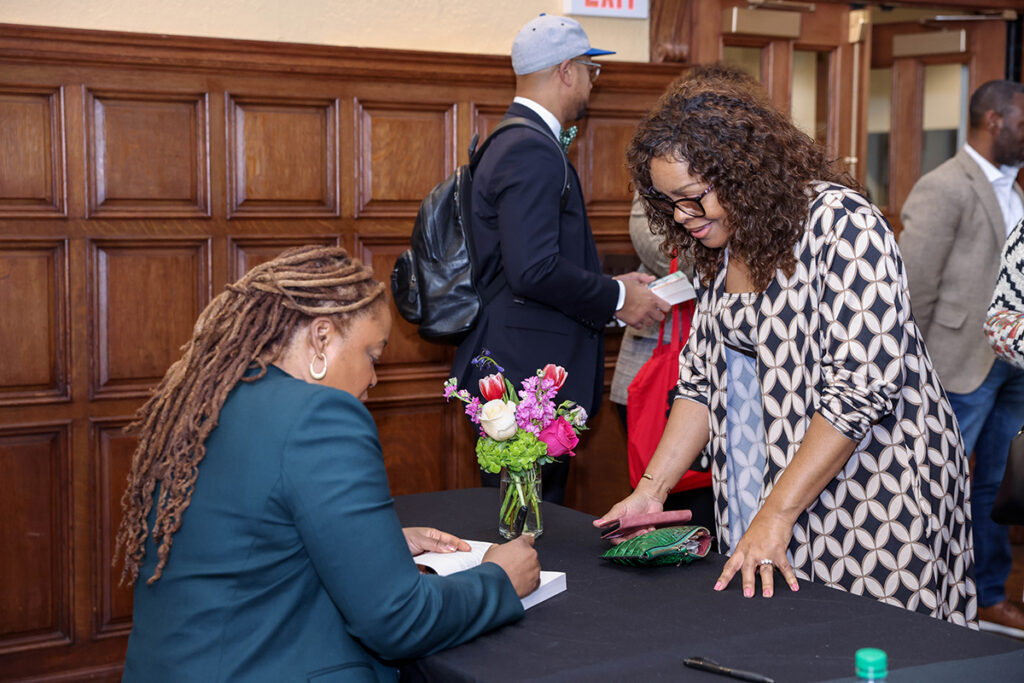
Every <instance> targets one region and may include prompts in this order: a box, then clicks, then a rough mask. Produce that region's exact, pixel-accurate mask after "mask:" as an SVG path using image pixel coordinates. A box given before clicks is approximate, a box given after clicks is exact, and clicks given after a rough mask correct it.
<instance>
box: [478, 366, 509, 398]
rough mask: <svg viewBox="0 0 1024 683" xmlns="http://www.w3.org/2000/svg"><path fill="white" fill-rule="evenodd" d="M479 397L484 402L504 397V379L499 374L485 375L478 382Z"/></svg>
mask: <svg viewBox="0 0 1024 683" xmlns="http://www.w3.org/2000/svg"><path fill="white" fill-rule="evenodd" d="M480 395H481V396H483V397H484V400H485V401H494V400H495V399H499V398H501V397H503V396H504V395H505V378H504V377H502V376H501V373H500V372H496V373H494V374H493V375H487V376H486V377H484V378H483V379H482V380H480Z"/></svg>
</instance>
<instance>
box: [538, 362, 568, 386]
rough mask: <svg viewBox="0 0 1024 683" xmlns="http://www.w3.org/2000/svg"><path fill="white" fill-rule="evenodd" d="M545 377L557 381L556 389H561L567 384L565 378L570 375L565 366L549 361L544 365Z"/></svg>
mask: <svg viewBox="0 0 1024 683" xmlns="http://www.w3.org/2000/svg"><path fill="white" fill-rule="evenodd" d="M541 372H542V373H543V377H544V379H550V380H551V381H552V382H554V383H555V389H561V388H562V385H563V384H565V378H566V377H568V376H569V373H568V372H566V370H565V368H563V367H562V366H561V365H555V364H554V363H548V364H547V365H545V366H544V369H543V370H542V371H541Z"/></svg>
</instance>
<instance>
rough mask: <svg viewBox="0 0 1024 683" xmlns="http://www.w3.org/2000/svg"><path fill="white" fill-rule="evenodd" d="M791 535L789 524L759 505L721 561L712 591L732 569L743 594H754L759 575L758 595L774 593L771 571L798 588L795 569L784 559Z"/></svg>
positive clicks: (723, 583) (724, 582)
mask: <svg viewBox="0 0 1024 683" xmlns="http://www.w3.org/2000/svg"><path fill="white" fill-rule="evenodd" d="M792 536H793V525H792V523H791V522H788V521H787V520H785V519H782V518H781V517H776V516H773V515H772V514H771V513H768V512H766V511H765V510H764V509H763V508H762V510H761V511H760V512H758V513H757V515H755V516H754V519H753V521H751V523H750V527H748V528H747V532H746V533H745V534H743V537H742V538H741V539H740V542H739V543H737V544H736V548H735V549H734V550H733V553H732V557H730V558H729V561H728V562H726V563H725V567H724V568H723V569H722V573H721V575H719V577H718V581H717V582H716V583H715V590H716V591H720V590H725V587H726V586H727V585H729V582H730V581H731V580H732V577H733V576H735V575H736V572H740V576H741V579H742V582H743V597H746V598H750V597H753V596H754V591H755V590H756V589H757V586H756V583H757V577H760V578H761V595H762V596H763V597H766V598H770V597H772V596H773V595H774V594H775V570H776V569H777V570H779V571H780V572H781V573H782V577H783V579H785V581H786V584H787V585H788V586H789V589H790V590H791V591H793V592H796V591H798V590H800V585H799V584H798V583H797V580H796V572H794V571H793V567H792V566H790V564H789V560H788V559H787V558H786V549H787V548H788V547H789V541H790V539H791V538H792Z"/></svg>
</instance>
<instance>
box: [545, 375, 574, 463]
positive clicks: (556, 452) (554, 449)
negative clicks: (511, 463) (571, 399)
mask: <svg viewBox="0 0 1024 683" xmlns="http://www.w3.org/2000/svg"><path fill="white" fill-rule="evenodd" d="M562 372H563V373H564V372H565V371H564V370H563V371H562ZM564 379H565V378H564V376H563V380H564ZM537 438H538V439H540V440H541V441H543V442H544V443H546V444H547V445H548V455H549V456H550V457H552V458H557V457H558V456H560V455H565V454H566V453H568V454H569V455H576V454H575V453H574V452H573V450H572V449H574V448H576V444H578V443H579V442H580V440H579V437H577V436H576V431H575V430H574V429H573V428H572V426H571V425H570V424H569V423H568V422H566V421H565V418H564V417H560V418H558V419H557V420H552V421H551V423H550V424H549V425H548V426H547V427H545V428H544V429H543V431H541V433H540V435H539V436H538V437H537Z"/></svg>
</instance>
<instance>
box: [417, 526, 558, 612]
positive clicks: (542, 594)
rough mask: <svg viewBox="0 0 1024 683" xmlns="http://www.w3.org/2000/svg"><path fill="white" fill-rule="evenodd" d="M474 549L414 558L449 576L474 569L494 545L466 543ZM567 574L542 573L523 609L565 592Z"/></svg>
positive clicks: (428, 554) (418, 562)
mask: <svg viewBox="0 0 1024 683" xmlns="http://www.w3.org/2000/svg"><path fill="white" fill-rule="evenodd" d="M466 543H468V544H469V545H470V547H471V548H472V550H470V551H469V552H454V553H434V552H431V553H423V554H422V555H417V556H416V557H414V558H413V561H414V562H416V564H422V565H425V566H427V567H430V568H431V569H433V570H434V571H435V572H437V573H438V575H440V576H448V575H449V574H454V573H455V572H461V571H464V570H466V569H472V568H473V567H475V566H477V565H478V564H480V563H481V562H483V559H484V553H486V552H487V550H488V549H489V548H490V547H491V546H492V545H494V544H493V543H487V542H484V541H466ZM565 587H566V583H565V572H548V571H542V572H541V573H540V585H539V586H538V587H537V589H536V590H535V591H533V592H532V593H530V594H529V595H527V596H526V597H525V598H523V599H522V602H523V609H530V608H531V607H533V606H534V605H536V604H538V603H541V602H544V601H545V600H547V599H548V598H550V597H552V596H553V595H558V594H559V593H561V592H562V591H564V590H565Z"/></svg>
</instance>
